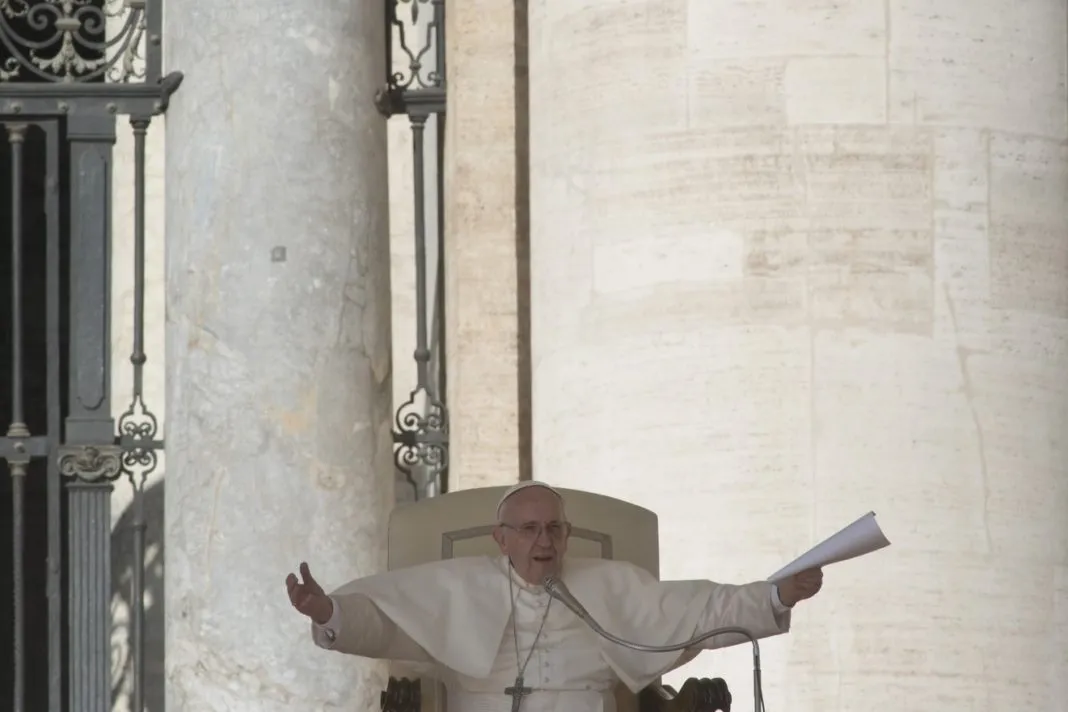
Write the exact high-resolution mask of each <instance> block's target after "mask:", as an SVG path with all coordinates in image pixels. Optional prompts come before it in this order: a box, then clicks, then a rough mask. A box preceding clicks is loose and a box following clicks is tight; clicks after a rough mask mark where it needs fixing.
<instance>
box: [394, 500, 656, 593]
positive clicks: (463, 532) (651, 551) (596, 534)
mask: <svg viewBox="0 0 1068 712" xmlns="http://www.w3.org/2000/svg"><path fill="white" fill-rule="evenodd" d="M507 489H508V488H507V487H481V488H478V489H470V490H462V491H460V492H450V493H449V494H444V495H441V496H439V497H433V498H430V499H425V500H423V501H421V502H416V503H414V504H408V505H403V506H400V507H398V508H397V509H395V510H394V511H393V514H392V515H391V516H390V519H389V539H388V567H389V569H390V570H393V569H398V568H404V567H406V566H414V565H416V564H423V563H427V562H429V561H439V560H441V559H451V558H455V557H459V556H480V555H485V554H496V553H498V548H497V543H496V542H494V541H493V537H492V533H493V527H494V525H495V524H496V522H495V520H494V513H495V511H496V509H497V501H498V500H499V499H500V498H501V496H502V495H503V494H504V493H505V491H507ZM558 491H559V492H560V494H561V495H562V496H563V498H564V503H565V505H566V507H567V518H568V520H569V521H570V522H571V524H572V533H571V540H570V543H569V545H568V556H575V557H591V558H602V559H616V560H619V561H628V562H630V563H632V564H635V565H637V566H641V567H642V568H643V569H645V570H647V571H648V572H649V573H651V574H653V575H654V576H659V575H660V541H659V532H658V526H657V517H656V514H654V513H653V512H651V511H649V510H648V509H645V508H644V507H639V506H638V505H636V504H631V503H630V502H624V501H623V500H621V499H615V498H614V497H607V496H605V495H600V494H594V493H592V492H583V491H581V490H570V489H562V488H558Z"/></svg>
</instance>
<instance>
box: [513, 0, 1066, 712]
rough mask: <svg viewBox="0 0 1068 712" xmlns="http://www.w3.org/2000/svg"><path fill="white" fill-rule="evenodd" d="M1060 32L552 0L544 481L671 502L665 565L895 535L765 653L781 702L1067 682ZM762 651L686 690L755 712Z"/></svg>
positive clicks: (537, 384) (936, 15) (963, 701)
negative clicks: (753, 680) (872, 516)
mask: <svg viewBox="0 0 1068 712" xmlns="http://www.w3.org/2000/svg"><path fill="white" fill-rule="evenodd" d="M997 18H1001V19H997ZM1065 22H1066V18H1065V6H1064V4H1063V3H1060V4H1058V3H1032V4H1030V5H1028V7H1027V8H1021V7H1020V6H1019V5H1018V4H1017V3H1012V2H1009V1H1008V0H983V1H982V2H965V1H964V0H960V1H959V2H949V3H940V4H939V6H938V11H937V12H934V11H932V10H931V9H930V4H929V3H923V2H919V0H889V2H887V3H884V2H881V1H879V2H873V1H870V0H845V1H843V0H837V1H836V2H809V3H781V2H770V1H769V2H763V1H743V0H727V1H724V2H719V1H717V2H710V1H708V0H661V1H660V2H656V3H654V2H646V1H644V0H609V1H605V0H597V1H594V0H536V1H532V3H531V57H530V64H531V69H530V72H531V164H532V178H531V180H532V185H531V199H532V206H531V214H532V236H531V243H532V244H531V274H532V275H533V281H532V320H533V327H532V331H533V364H534V371H533V397H534V417H533V428H534V430H533V432H534V474H535V476H536V477H543V478H546V479H550V480H552V481H553V482H556V483H559V484H561V485H566V486H572V487H580V488H586V489H592V490H594V491H598V492H602V493H606V494H611V495H614V496H618V497H623V498H626V499H631V500H632V501H636V502H640V503H642V504H644V505H646V506H649V507H651V508H652V509H654V510H655V511H657V512H658V513H659V514H660V516H661V535H662V540H661V541H662V560H661V572H662V574H663V575H664V576H669V577H683V578H688V577H697V576H702V577H709V576H711V577H713V578H716V579H719V580H728V581H738V580H749V579H753V578H758V577H762V576H766V575H768V574H769V573H770V572H772V571H774V570H775V569H777V568H778V567H779V566H780V565H781V564H783V563H785V561H786V560H788V559H790V558H792V557H793V556H795V555H796V554H798V553H800V552H801V550H803V549H804V548H806V547H807V546H808V545H810V544H811V543H815V541H816V540H817V539H818V538H819V537H822V536H825V535H827V534H829V533H831V532H833V531H834V530H835V529H836V528H838V527H840V526H843V525H844V524H847V523H848V522H849V521H852V520H853V519H854V518H856V517H857V516H859V515H861V514H863V513H864V512H866V511H868V510H870V509H875V510H876V511H877V512H878V514H879V515H880V520H881V522H882V523H883V526H884V528H885V529H886V531H887V532H888V534H889V535H890V538H891V539H892V541H893V542H894V546H893V548H891V549H889V550H887V551H885V552H881V553H879V554H877V555H875V556H873V557H871V558H870V559H864V560H860V561H856V562H851V563H847V564H842V565H839V566H835V567H833V568H832V569H829V570H828V572H827V585H826V587H825V592H824V593H823V594H821V597H820V599H818V600H817V601H815V602H813V603H811V604H809V605H806V606H804V610H799V611H798V614H797V618H796V619H795V630H794V632H793V633H792V634H791V635H790V636H789V637H785V638H782V639H779V640H772V641H768V642H767V643H766V644H765V645H764V646H763V648H764V670H765V673H764V681H765V687H766V695H767V704H768V707H769V709H770V708H774V707H775V706H776V705H778V706H780V707H781V706H784V705H785V706H788V707H789V708H790V709H791V710H821V711H824V710H847V709H857V708H864V709H869V710H897V709H899V708H900V707H901V706H902V705H905V706H909V707H915V708H918V709H935V708H938V709H952V710H972V709H975V708H977V707H983V708H985V707H987V706H989V707H990V708H991V709H994V708H1007V707H1034V708H1036V709H1049V708H1055V707H1057V705H1058V704H1060V703H1061V702H1062V701H1063V699H1064V695H1065V687H1064V685H1065V683H1064V682H1063V681H1064V680H1065V679H1068V657H1066V656H1065V653H1064V650H1065V640H1066V639H1068V624H1066V610H1068V598H1066V594H1065V583H1064V581H1065V574H1064V571H1065V565H1066V562H1068V519H1066V518H1065V516H1064V512H1066V511H1068V478H1066V477H1065V462H1066V457H1068V452H1066V441H1065V437H1064V434H1065V432H1068V392H1066V391H1068V380H1066V378H1065V373H1068V286H1066V285H1068V274H1066V272H1068V268H1066V265H1068V184H1066V183H1068V155H1066V154H1065V147H1064V140H1065V136H1066V131H1068V120H1066V106H1068V103H1066V96H1065V81H1066V76H1065V66H1066V35H1065V32H1064V27H1065ZM686 78H688V80H687V81H685V82H684V83H680V82H681V80H683V79H686ZM694 542H706V547H705V551H706V553H704V554H701V553H695V552H700V551H701V548H700V547H697V548H695V546H694ZM750 664H751V663H750V661H749V657H748V651H746V650H738V651H731V652H729V653H723V654H717V655H716V656H715V657H714V658H712V657H710V656H709V657H704V658H701V659H699V660H698V661H697V662H695V663H693V664H691V665H689V666H687V667H685V668H683V669H682V670H681V671H679V672H677V673H674V674H673V676H672V679H678V678H680V677H682V676H685V675H691V674H701V675H709V674H713V673H714V674H716V675H726V676H727V677H728V679H729V680H730V681H731V682H732V684H733V687H734V691H735V705H736V706H738V707H739V708H740V709H744V708H745V707H746V706H747V705H749V704H751V697H750V693H749V692H748V688H747V686H746V683H745V681H746V680H747V679H749V678H748V675H749V670H750Z"/></svg>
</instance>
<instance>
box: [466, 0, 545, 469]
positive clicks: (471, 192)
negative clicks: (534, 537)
mask: <svg viewBox="0 0 1068 712" xmlns="http://www.w3.org/2000/svg"><path fill="white" fill-rule="evenodd" d="M525 4H526V2H525V0H520V1H519V2H517V3H511V2H501V1H500V0H464V2H457V3H448V12H447V14H446V21H447V26H446V33H445V37H446V41H447V43H448V47H447V55H446V66H447V69H448V81H449V89H448V92H449V93H448V119H447V121H446V124H445V130H446V141H445V255H446V269H445V309H446V339H445V343H446V349H447V361H446V363H447V369H448V401H449V417H450V443H449V457H450V471H449V486H450V489H452V490H458V489H469V488H472V487H485V486H492V485H503V484H513V483H515V482H516V481H517V480H518V479H519V478H520V476H521V475H523V474H526V473H527V472H529V459H530V458H529V452H530V443H529V432H530V418H529V415H530V412H529V394H528V392H527V386H528V385H529V378H528V367H529V364H528V362H527V356H528V354H529V351H528V346H529V345H528V343H527V338H528V335H529V329H528V325H527V323H526V322H525V321H524V319H525V314H526V304H525V303H523V304H521V302H520V298H521V295H523V296H525V295H526V287H527V285H526V274H527V272H526V270H527V264H526V244H527V221H526V210H525V205H526V203H525V200H526V186H525V179H526V176H527V165H526V126H525V123H524V119H525V115H526V109H525V104H526V96H525V93H524V92H525V88H526V83H525V67H524V66H521V64H517V62H520V63H521V61H522V60H523V59H524V58H525V48H524V47H523V46H522V43H523V42H524V36H523V34H524V32H525V30H524V27H525V24H524V23H523V22H522V20H523V19H524V18H525V13H524V12H523V7H524V6H525ZM517 8H518V9H517ZM517 17H518V18H519V19H520V21H519V22H517ZM517 43H518V46H517ZM517 77H518V83H517ZM517 107H518V109H517ZM517 178H518V179H519V182H517ZM521 307H522V308H521Z"/></svg>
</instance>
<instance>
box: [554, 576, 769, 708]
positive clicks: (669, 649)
mask: <svg viewBox="0 0 1068 712" xmlns="http://www.w3.org/2000/svg"><path fill="white" fill-rule="evenodd" d="M542 585H543V586H544V587H545V591H546V592H547V593H548V594H549V595H550V596H552V597H553V598H555V599H556V600H558V601H560V603H563V604H564V605H565V606H567V607H568V608H569V609H570V610H571V612H572V613H574V614H575V615H576V616H578V617H579V619H580V620H581V621H582V622H583V623H585V624H586V625H588V626H589V627H590V628H591V629H593V631H594V632H595V633H597V634H598V635H599V636H601V637H602V638H604V639H605V640H609V641H611V642H613V643H615V644H617V645H622V646H623V647H625V648H630V649H631V650H637V651H639V652H643V653H673V652H676V651H680V650H685V649H686V648H692V647H693V646H695V645H697V644H698V643H703V642H704V641H706V640H708V639H709V638H714V637H716V636H718V635H731V634H733V635H741V636H743V637H744V638H747V639H748V640H749V642H750V643H752V645H753V712H765V710H766V708H765V707H764V690H763V688H762V686H761V684H760V643H758V642H757V639H756V637H755V636H754V635H753V634H752V633H751V632H750V631H749V630H748V629H746V628H739V627H737V626H725V627H723V628H715V629H713V630H710V631H708V632H707V633H702V634H701V635H698V636H697V637H695V638H691V639H690V640H687V641H686V642H683V643H676V644H672V645H643V644H641V643H633V642H631V641H629V640H623V639H622V638H619V637H617V636H615V635H612V634H611V633H609V632H608V631H606V630H605V629H604V628H602V627H601V625H600V624H599V623H598V622H597V621H596V620H594V618H593V616H592V615H590V612H589V611H587V610H586V608H585V606H583V605H582V604H581V603H579V601H578V599H577V598H575V596H574V595H573V594H572V593H571V591H570V590H568V588H567V585H566V584H564V582H563V581H561V580H560V579H559V578H557V577H555V576H551V575H550V576H546V577H545V578H544V579H542Z"/></svg>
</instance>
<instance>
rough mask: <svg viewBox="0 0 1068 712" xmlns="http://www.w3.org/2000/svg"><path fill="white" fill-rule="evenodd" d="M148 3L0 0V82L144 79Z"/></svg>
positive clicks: (125, 0)
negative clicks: (0, 60)
mask: <svg viewBox="0 0 1068 712" xmlns="http://www.w3.org/2000/svg"><path fill="white" fill-rule="evenodd" d="M147 2H148V0H106V2H105V3H104V4H103V7H98V6H96V5H93V4H90V2H89V0H0V46H2V48H3V49H5V50H6V52H5V54H8V55H9V56H8V57H7V58H6V59H5V60H4V62H3V64H2V65H0V82H4V81H11V80H13V79H15V80H22V81H34V82H65V83H66V82H92V81H100V80H104V79H106V80H108V81H111V82H130V81H135V80H143V79H145V66H146V63H145V60H144V56H143V52H144V46H145V39H146V37H145V34H146V30H147V27H148V25H147V19H146V15H147V13H146V5H147ZM109 26H110V28H113V30H112V31H111V32H109ZM109 34H110V35H111V36H109ZM156 39H157V41H158V38H156Z"/></svg>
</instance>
